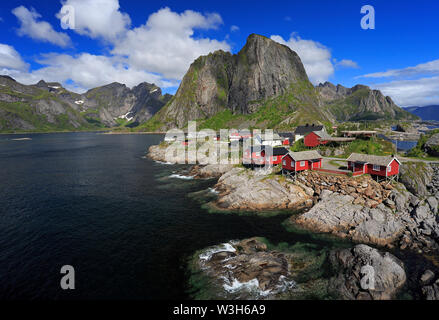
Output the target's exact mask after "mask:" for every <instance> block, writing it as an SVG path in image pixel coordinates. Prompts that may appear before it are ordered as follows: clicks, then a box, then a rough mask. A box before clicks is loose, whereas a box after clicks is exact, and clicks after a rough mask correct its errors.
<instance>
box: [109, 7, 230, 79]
mask: <svg viewBox="0 0 439 320" xmlns="http://www.w3.org/2000/svg"><path fill="white" fill-rule="evenodd" d="M220 24H222V19H221V16H220V15H218V14H216V13H212V14H206V15H202V14H200V13H198V12H195V11H191V10H186V11H184V12H183V13H180V14H179V13H176V12H173V11H171V10H170V9H169V8H163V9H160V10H159V11H158V12H155V13H153V14H151V15H150V16H149V18H148V20H147V22H146V24H145V25H142V26H140V27H138V28H135V29H132V30H130V31H128V32H127V34H126V36H125V37H124V39H123V40H122V41H119V42H117V43H115V47H114V49H113V51H112V53H113V54H115V55H121V56H126V57H127V58H128V62H129V63H130V65H131V66H133V67H134V68H138V69H145V70H148V71H150V72H155V73H159V74H161V75H163V76H164V77H165V78H168V79H178V80H180V79H181V78H182V77H183V76H184V74H185V73H186V71H187V69H188V68H189V65H190V64H191V63H192V62H193V61H194V60H195V59H196V58H198V57H199V56H201V55H206V54H208V53H210V52H213V51H215V50H218V49H222V50H225V51H229V50H230V46H229V44H228V43H227V42H225V41H218V40H212V39H209V38H195V37H194V30H195V29H205V30H206V29H216V28H218V26H219V25H220Z"/></svg>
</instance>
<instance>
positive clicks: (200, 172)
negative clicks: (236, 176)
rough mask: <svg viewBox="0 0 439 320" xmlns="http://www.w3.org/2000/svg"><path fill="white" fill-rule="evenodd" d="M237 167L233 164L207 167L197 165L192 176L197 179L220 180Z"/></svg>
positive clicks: (192, 171)
mask: <svg viewBox="0 0 439 320" xmlns="http://www.w3.org/2000/svg"><path fill="white" fill-rule="evenodd" d="M234 167H235V165H233V164H208V165H205V166H200V165H195V166H194V167H193V168H192V169H191V171H190V175H191V176H194V177H195V178H200V179H203V178H219V177H221V176H222V175H223V174H225V173H226V172H228V171H230V170H232V169H233V168H234Z"/></svg>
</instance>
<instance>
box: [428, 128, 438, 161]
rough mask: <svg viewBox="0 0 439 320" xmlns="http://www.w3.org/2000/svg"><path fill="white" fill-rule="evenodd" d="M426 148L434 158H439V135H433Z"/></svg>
mask: <svg viewBox="0 0 439 320" xmlns="http://www.w3.org/2000/svg"><path fill="white" fill-rule="evenodd" d="M425 148H426V150H427V152H428V153H429V154H431V155H432V156H439V133H436V134H433V135H432V136H431V137H430V138H428V140H427V142H426V143H425Z"/></svg>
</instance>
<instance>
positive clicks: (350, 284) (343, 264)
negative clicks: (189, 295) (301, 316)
mask: <svg viewBox="0 0 439 320" xmlns="http://www.w3.org/2000/svg"><path fill="white" fill-rule="evenodd" d="M323 265H328V266H329V269H330V274H326V273H323V272H322V271H321V270H323ZM364 266H367V267H369V268H370V269H368V270H369V271H370V272H371V274H370V277H369V278H367V276H368V275H367V273H366V272H365V270H364ZM430 272H431V271H430ZM192 274H193V275H194V274H195V275H197V277H198V279H199V278H200V277H204V278H207V279H208V280H207V283H209V285H208V288H204V290H205V291H206V292H207V294H208V296H207V297H206V296H204V298H207V299H262V300H265V299H308V298H316V297H318V298H320V299H343V300H389V299H394V298H395V297H396V296H397V294H398V293H399V292H400V291H401V289H402V288H403V286H404V285H405V284H406V281H407V275H406V272H405V266H404V264H403V262H401V261H400V260H399V259H398V258H396V257H395V256H394V255H392V254H390V253H388V252H381V251H379V250H377V249H374V248H371V247H369V246H367V245H363V244H360V245H356V246H354V247H353V248H351V249H338V250H331V251H329V252H326V251H323V252H322V251H318V252H314V253H311V254H308V255H305V254H304V253H303V251H301V250H298V247H297V246H296V247H295V246H291V247H287V248H285V247H284V248H282V249H280V248H278V247H276V246H273V245H267V243H266V240H265V239H263V238H256V237H255V238H250V239H244V240H241V241H232V242H229V243H225V244H221V245H217V246H213V247H209V248H206V249H203V250H201V251H200V252H197V253H196V254H195V255H194V257H193V258H192ZM365 276H366V278H367V279H366V278H365ZM424 277H425V278H426V279H425V280H428V281H430V282H431V278H432V277H434V275H432V274H430V273H428V274H427V275H426V276H424ZM427 278H428V279H427ZM365 280H367V281H365ZM192 282H196V280H195V279H194V278H192ZM435 285H436V284H433V285H432V286H428V287H426V289H425V291H426V292H432V294H433V295H434V294H436V293H437V292H436V291H435V288H433V286H435ZM204 294H206V293H204ZM316 295H317V296H316ZM195 297H196V295H195Z"/></svg>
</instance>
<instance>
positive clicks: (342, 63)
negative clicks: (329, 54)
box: [334, 59, 359, 69]
mask: <svg viewBox="0 0 439 320" xmlns="http://www.w3.org/2000/svg"><path fill="white" fill-rule="evenodd" d="M334 63H335V66H336V67H341V68H352V69H358V68H359V66H358V63H356V62H355V61H352V60H349V59H343V60H340V61H337V60H336V59H334Z"/></svg>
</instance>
